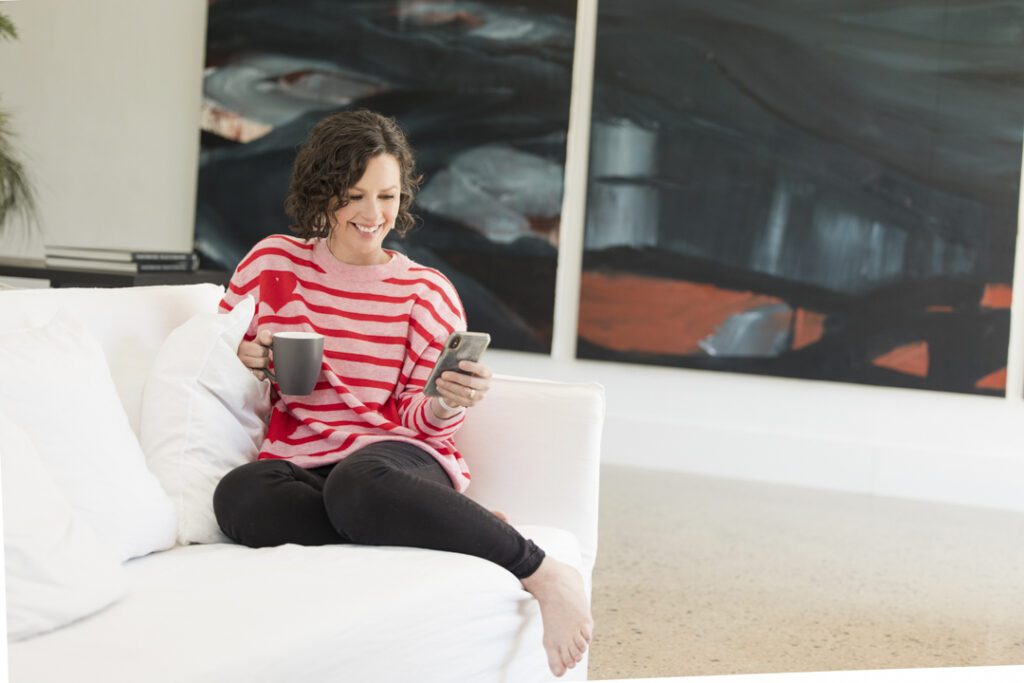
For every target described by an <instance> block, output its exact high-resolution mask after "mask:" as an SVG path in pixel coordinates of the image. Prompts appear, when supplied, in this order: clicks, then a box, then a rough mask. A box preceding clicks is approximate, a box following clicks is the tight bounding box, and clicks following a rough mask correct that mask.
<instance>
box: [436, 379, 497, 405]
mask: <svg viewBox="0 0 1024 683" xmlns="http://www.w3.org/2000/svg"><path fill="white" fill-rule="evenodd" d="M445 374H447V373H445ZM456 374H457V373H456ZM437 391H438V393H440V394H441V398H443V399H444V402H445V403H447V404H448V405H450V406H464V407H466V408H470V407H472V406H475V405H476V404H477V403H479V402H480V401H481V400H482V399H483V397H484V392H485V391H486V388H484V389H476V388H474V387H470V386H466V385H464V384H460V383H457V382H452V381H449V380H443V379H439V380H437Z"/></svg>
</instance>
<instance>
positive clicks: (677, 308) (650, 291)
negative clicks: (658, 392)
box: [580, 272, 782, 356]
mask: <svg viewBox="0 0 1024 683" xmlns="http://www.w3.org/2000/svg"><path fill="white" fill-rule="evenodd" d="M581 291H582V296H581V298H580V336H581V337H583V338H584V339H586V340H587V341H589V342H592V343H594V344H599V345H600V346H603V347H605V348H608V349H613V350H615V351H642V352H646V353H662V354H672V355H678V356H681V355H685V354H690V353H694V352H696V351H698V350H699V347H698V346H697V342H699V341H700V340H701V339H704V338H705V337H707V336H708V335H709V334H711V333H713V332H714V331H715V330H716V329H718V326H719V325H721V324H722V323H723V322H725V321H726V320H727V319H728V318H729V317H730V316H732V315H735V314H736V313H742V312H743V311H747V310H750V309H751V308H756V307H758V306H767V305H770V304H779V303H782V300H781V299H778V298H777V297H773V296H763V295H760V294H754V293H753V292H737V291H732V290H727V289H720V288H718V287H715V286H713V285H702V284H695V283H692V282H681V281H679V280H669V279H663V278H653V277H643V276H639V275H627V274H616V275H608V274H605V273H588V272H585V273H583V277H582V286H581Z"/></svg>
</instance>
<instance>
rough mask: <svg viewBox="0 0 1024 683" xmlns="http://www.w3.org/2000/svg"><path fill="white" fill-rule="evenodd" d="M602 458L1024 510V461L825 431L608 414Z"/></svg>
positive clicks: (653, 466)
mask: <svg viewBox="0 0 1024 683" xmlns="http://www.w3.org/2000/svg"><path fill="white" fill-rule="evenodd" d="M603 453H604V456H603V462H606V463H611V464H620V465H629V466H635V467H643V468H649V469H656V470H667V471H676V472H687V473H691V474H700V475H706V476H715V477H727V478H732V479H745V480H751V481H762V482H770V483H777V484H786V485H793V486H804V487H810V488H818V489H826V490H834V491H845V492H849V493H862V494H867V495H877V496H888V497H895V498H906V499H913V500H923V501H932V502H941V503H950V504H957V505H969V506H976V507H985V508H996V509H1002V510H1012V511H1018V512H1024V485H1022V482H1024V462H1021V461H1017V460H1010V459H1007V458H1005V457H998V456H989V455H986V454H984V453H979V452H950V451H944V450H941V449H935V448H926V447H915V446H907V445H899V444H880V443H872V442H870V441H867V440H862V441H859V440H855V439H850V438H828V437H825V436H822V435H821V434H813V433H806V434H801V433H792V432H776V431H767V430H755V429H744V428H743V427H742V426H739V425H736V424H710V423H706V422H695V421H686V420H676V421H672V422H668V421H664V420H657V419H649V418H648V419H645V418H638V417H636V416H615V415H609V416H608V418H607V421H606V424H605V433H604V447H603Z"/></svg>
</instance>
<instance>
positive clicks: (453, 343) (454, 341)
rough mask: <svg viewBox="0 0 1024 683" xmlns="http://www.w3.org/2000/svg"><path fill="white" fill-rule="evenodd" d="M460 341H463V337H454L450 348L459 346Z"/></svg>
mask: <svg viewBox="0 0 1024 683" xmlns="http://www.w3.org/2000/svg"><path fill="white" fill-rule="evenodd" d="M460 342H462V339H461V338H460V337H456V338H455V339H452V343H451V344H450V345H449V348H452V349H457V348H459V343H460Z"/></svg>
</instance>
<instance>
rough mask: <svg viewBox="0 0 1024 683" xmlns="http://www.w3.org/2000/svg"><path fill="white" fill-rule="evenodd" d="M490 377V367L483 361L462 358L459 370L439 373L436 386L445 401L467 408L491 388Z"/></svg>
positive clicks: (479, 399)
mask: <svg viewBox="0 0 1024 683" xmlns="http://www.w3.org/2000/svg"><path fill="white" fill-rule="evenodd" d="M491 377H492V374H491V371H490V369H489V368H488V367H487V366H486V365H484V364H483V363H474V362H473V361H468V360H464V361H461V362H460V363H459V371H453V370H449V371H448V372H444V373H442V374H441V377H440V379H438V381H437V388H438V391H440V392H441V395H442V396H443V397H444V400H445V403H447V404H449V405H459V406H466V407H467V408H468V407H471V406H474V405H476V404H477V403H479V402H480V401H481V400H483V398H484V396H485V395H486V394H487V390H488V389H490V388H491Z"/></svg>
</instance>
